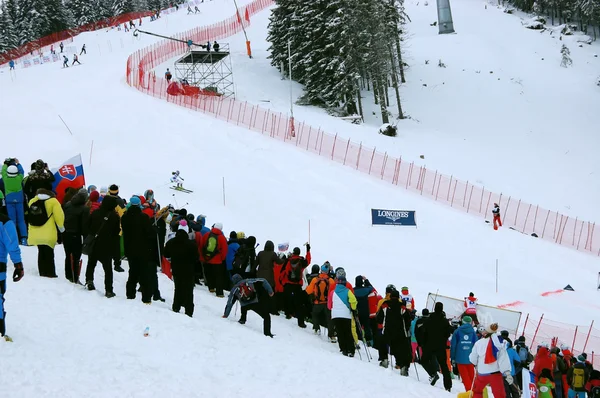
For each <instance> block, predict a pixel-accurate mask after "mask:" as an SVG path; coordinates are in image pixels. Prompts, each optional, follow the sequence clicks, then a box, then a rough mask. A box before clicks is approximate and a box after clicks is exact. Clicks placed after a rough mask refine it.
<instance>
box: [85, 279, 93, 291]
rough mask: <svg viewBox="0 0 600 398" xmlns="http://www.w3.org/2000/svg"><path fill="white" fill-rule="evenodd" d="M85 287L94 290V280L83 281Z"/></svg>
mask: <svg viewBox="0 0 600 398" xmlns="http://www.w3.org/2000/svg"><path fill="white" fill-rule="evenodd" d="M85 287H86V288H87V290H90V291H91V290H96V286H94V282H93V281H87V282H86V283H85Z"/></svg>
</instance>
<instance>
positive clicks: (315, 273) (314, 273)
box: [305, 264, 321, 313]
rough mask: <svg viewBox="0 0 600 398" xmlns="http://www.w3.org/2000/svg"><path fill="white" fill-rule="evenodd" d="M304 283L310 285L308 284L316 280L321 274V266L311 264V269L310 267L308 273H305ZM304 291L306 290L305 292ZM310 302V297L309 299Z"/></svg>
mask: <svg viewBox="0 0 600 398" xmlns="http://www.w3.org/2000/svg"><path fill="white" fill-rule="evenodd" d="M306 272H307V274H306V283H307V284H309V285H310V283H311V282H312V280H313V279H315V278H318V277H319V274H320V273H321V266H320V265H319V264H313V265H312V267H310V272H308V271H306ZM305 291H306V290H305ZM309 300H310V297H309ZM310 312H311V313H312V306H311V311H310Z"/></svg>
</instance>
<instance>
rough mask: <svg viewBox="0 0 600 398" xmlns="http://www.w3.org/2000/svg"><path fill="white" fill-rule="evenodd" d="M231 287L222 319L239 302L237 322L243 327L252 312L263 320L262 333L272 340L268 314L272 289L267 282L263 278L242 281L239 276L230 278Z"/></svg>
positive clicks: (227, 315)
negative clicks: (249, 312)
mask: <svg viewBox="0 0 600 398" xmlns="http://www.w3.org/2000/svg"><path fill="white" fill-rule="evenodd" d="M231 281H232V283H233V287H232V288H231V291H230V292H229V297H228V298H227V305H225V312H224V313H223V318H228V317H229V314H231V309H232V308H233V304H235V302H236V301H239V302H240V306H241V307H242V309H241V312H242V314H241V316H240V320H239V321H238V322H239V323H240V324H242V325H244V324H245V323H246V321H247V317H248V311H254V312H255V313H257V314H258V315H259V316H260V317H261V318H262V319H263V333H264V335H265V336H267V337H271V338H273V337H274V335H273V334H272V333H271V315H270V314H269V312H270V308H271V305H270V304H269V300H270V298H271V297H273V295H274V293H273V289H272V288H271V285H270V284H269V282H267V281H266V280H265V279H263V278H251V279H244V278H242V276H241V275H240V274H235V275H233V276H232V277H231Z"/></svg>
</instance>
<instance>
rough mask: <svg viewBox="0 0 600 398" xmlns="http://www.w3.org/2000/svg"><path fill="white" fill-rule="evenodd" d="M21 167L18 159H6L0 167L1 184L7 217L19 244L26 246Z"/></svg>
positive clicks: (22, 173)
mask: <svg viewBox="0 0 600 398" xmlns="http://www.w3.org/2000/svg"><path fill="white" fill-rule="evenodd" d="M24 174H25V172H24V171H23V166H21V164H20V163H19V160H18V159H12V158H9V159H6V160H5V161H4V164H3V165H2V182H3V183H4V201H5V204H6V212H7V213H8V217H9V218H10V219H11V220H12V221H13V223H15V226H16V227H17V231H18V233H19V242H20V243H21V245H24V246H27V224H26V223H25V209H24V203H26V198H25V195H24V194H23V176H24Z"/></svg>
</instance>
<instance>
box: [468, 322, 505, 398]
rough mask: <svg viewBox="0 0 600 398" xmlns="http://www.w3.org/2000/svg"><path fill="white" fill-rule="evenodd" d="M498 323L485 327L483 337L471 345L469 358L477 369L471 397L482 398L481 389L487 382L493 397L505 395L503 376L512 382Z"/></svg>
mask: <svg viewBox="0 0 600 398" xmlns="http://www.w3.org/2000/svg"><path fill="white" fill-rule="evenodd" d="M497 331H498V324H496V323H494V324H491V325H489V326H488V327H487V328H485V331H484V334H483V338H481V339H480V340H479V341H478V342H477V343H475V345H474V346H473V350H472V351H471V354H470V355H469V360H470V361H471V363H472V364H473V365H475V368H476V370H477V374H476V376H475V382H474V384H473V390H472V391H473V398H482V397H483V390H484V389H485V388H486V386H487V385H488V384H489V385H490V387H491V388H492V393H493V394H494V397H500V398H502V397H505V396H506V395H505V390H504V380H503V376H504V378H506V381H507V382H508V384H513V378H512V375H511V374H510V371H511V367H510V359H509V357H508V354H507V352H506V345H505V344H504V341H503V340H502V337H500V336H498V335H497V334H496V332H497Z"/></svg>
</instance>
